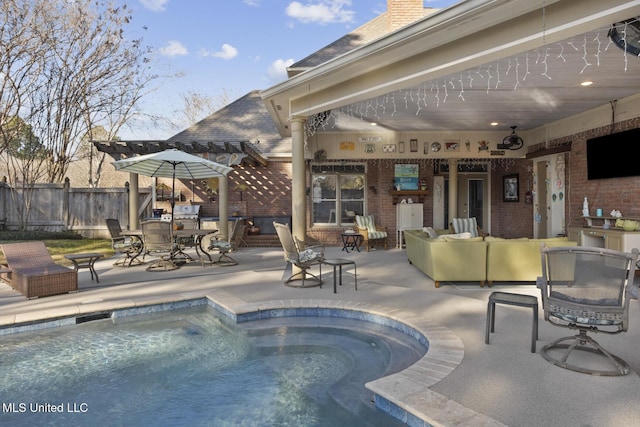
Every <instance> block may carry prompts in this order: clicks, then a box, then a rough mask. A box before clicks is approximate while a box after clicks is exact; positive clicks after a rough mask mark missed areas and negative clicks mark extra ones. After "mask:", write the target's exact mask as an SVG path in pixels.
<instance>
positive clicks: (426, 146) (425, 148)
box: [424, 142, 429, 154]
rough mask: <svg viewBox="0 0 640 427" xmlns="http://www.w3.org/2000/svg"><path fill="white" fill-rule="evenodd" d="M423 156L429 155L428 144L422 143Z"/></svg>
mask: <svg viewBox="0 0 640 427" xmlns="http://www.w3.org/2000/svg"><path fill="white" fill-rule="evenodd" d="M424 154H429V143H428V142H425V143H424Z"/></svg>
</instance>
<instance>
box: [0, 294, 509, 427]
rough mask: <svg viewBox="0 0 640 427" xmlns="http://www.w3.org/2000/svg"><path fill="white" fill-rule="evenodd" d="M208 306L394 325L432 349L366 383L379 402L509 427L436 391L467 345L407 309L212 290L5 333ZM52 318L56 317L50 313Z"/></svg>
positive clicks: (37, 319)
mask: <svg viewBox="0 0 640 427" xmlns="http://www.w3.org/2000/svg"><path fill="white" fill-rule="evenodd" d="M205 304H208V305H209V306H211V307H213V308H214V309H216V310H217V311H218V312H220V313H221V314H223V315H225V316H226V317H228V318H230V319H232V320H233V321H235V322H236V323H241V322H245V321H250V320H259V319H267V318H274V317H286V316H328V317H347V318H351V319H358V320H365V321H369V322H372V323H378V324H383V325H386V326H390V327H393V328H395V329H397V330H399V331H401V332H404V333H406V334H407V335H409V336H412V337H413V338H415V339H417V340H418V341H419V342H421V344H423V345H424V346H425V347H427V348H428V351H427V352H426V354H425V355H424V356H423V357H422V358H421V359H419V360H418V361H416V362H415V363H414V364H413V365H411V366H409V367H408V368H406V369H404V370H402V371H400V372H397V373H395V374H392V375H388V376H385V377H382V378H379V379H376V380H374V381H371V382H369V383H367V384H365V387H366V388H367V389H368V390H370V391H371V392H372V393H373V394H374V404H375V406H376V408H378V409H379V410H381V411H383V412H385V413H387V414H389V415H390V416H392V417H394V418H396V419H397V420H399V421H401V422H403V423H405V424H407V425H408V426H411V427H414V426H416V427H417V426H420V427H439V426H454V425H455V426H469V427H471V426H474V427H476V426H487V427H491V426H496V427H497V426H504V424H502V423H499V422H498V421H496V420H494V419H492V418H490V417H488V416H486V415H484V414H481V413H478V412H476V411H474V410H472V409H469V408H467V407H465V406H463V405H461V404H459V403H457V402H455V401H454V400H452V399H450V398H448V397H446V396H444V395H441V394H439V393H436V392H434V391H433V390H431V389H430V387H431V386H433V385H434V384H436V383H438V382H439V381H440V380H442V379H443V378H445V377H446V376H447V375H448V374H450V373H451V372H453V371H454V370H455V369H456V368H457V367H458V365H459V364H460V363H461V362H462V359H463V358H464V344H463V343H462V341H461V340H460V338H458V337H457V336H456V335H455V334H454V333H453V332H452V331H451V330H449V329H448V328H445V327H443V326H440V325H438V324H436V323H435V322H433V321H430V320H428V319H425V318H423V317H422V316H420V315H417V314H415V313H412V312H410V311H407V310H401V309H393V308H389V307H385V306H381V305H373V304H368V303H361V302H354V301H336V300H324V299H289V300H270V301H260V302H253V303H248V302H246V301H244V300H242V299H240V298H238V297H235V296H233V295H231V294H229V293H228V292H225V291H222V290H212V291H209V292H207V293H206V294H205V295H204V296H203V295H202V293H198V294H197V295H190V294H189V293H186V294H180V295H172V296H168V295H166V296H164V297H160V298H144V301H142V300H128V301H122V300H120V301H102V300H88V301H85V302H83V303H82V304H78V305H76V306H75V307H70V309H69V310H65V312H63V313H61V312H60V311H59V310H56V313H55V316H48V317H47V316H46V314H47V313H46V311H45V312H42V311H41V312H39V313H37V314H36V313H32V314H31V315H30V316H16V317H15V318H13V319H7V318H4V319H0V335H5V334H10V333H19V332H23V331H27V330H38V329H44V328H47V327H59V326H66V325H73V324H77V323H81V322H82V321H84V320H85V319H87V316H91V315H95V314H96V313H110V314H111V316H113V317H114V318H117V317H125V316H131V315H138V314H147V313H153V312H159V311H165V310H171V309H177V308H186V307H191V306H199V305H205ZM50 314H53V313H50Z"/></svg>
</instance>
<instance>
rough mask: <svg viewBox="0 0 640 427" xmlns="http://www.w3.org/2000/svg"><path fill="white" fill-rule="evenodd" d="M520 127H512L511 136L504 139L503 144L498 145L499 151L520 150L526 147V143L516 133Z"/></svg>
mask: <svg viewBox="0 0 640 427" xmlns="http://www.w3.org/2000/svg"><path fill="white" fill-rule="evenodd" d="M517 127H518V126H511V134H510V135H507V136H505V137H504V139H503V140H502V144H498V150H519V149H521V148H522V147H523V146H524V141H523V140H522V138H520V137H519V136H518V134H517V133H516V128H517Z"/></svg>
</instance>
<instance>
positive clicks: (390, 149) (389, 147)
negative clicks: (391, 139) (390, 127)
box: [382, 144, 396, 153]
mask: <svg viewBox="0 0 640 427" xmlns="http://www.w3.org/2000/svg"><path fill="white" fill-rule="evenodd" d="M382 152H383V153H395V152H396V144H385V145H383V146H382Z"/></svg>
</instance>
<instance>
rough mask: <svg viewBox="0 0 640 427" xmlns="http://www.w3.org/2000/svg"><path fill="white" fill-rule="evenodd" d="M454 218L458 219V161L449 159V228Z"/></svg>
mask: <svg viewBox="0 0 640 427" xmlns="http://www.w3.org/2000/svg"><path fill="white" fill-rule="evenodd" d="M453 218H458V161H457V160H456V159H449V218H448V219H447V225H446V226H447V227H449V224H451V220H452V219H453Z"/></svg>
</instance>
